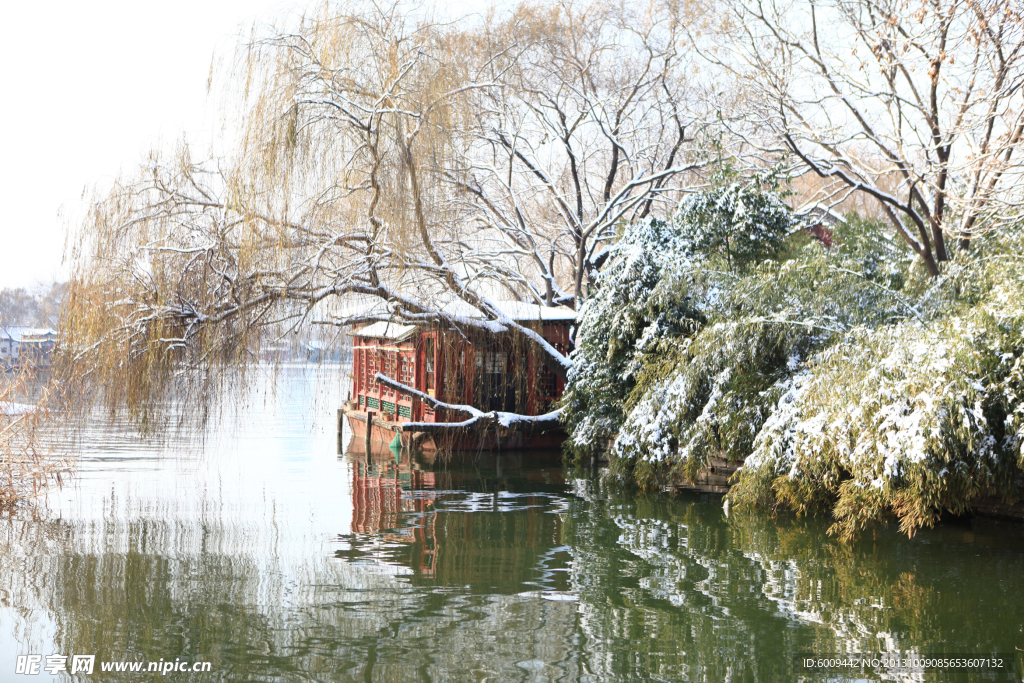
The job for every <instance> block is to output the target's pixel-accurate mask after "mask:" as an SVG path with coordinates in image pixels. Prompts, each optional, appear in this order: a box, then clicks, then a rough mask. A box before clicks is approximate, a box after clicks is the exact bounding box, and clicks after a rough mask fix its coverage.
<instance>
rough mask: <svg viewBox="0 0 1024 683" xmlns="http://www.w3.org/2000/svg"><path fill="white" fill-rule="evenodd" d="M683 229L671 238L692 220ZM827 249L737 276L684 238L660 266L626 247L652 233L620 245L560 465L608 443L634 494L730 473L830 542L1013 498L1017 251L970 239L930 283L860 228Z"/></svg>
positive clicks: (849, 227) (1007, 244)
mask: <svg viewBox="0 0 1024 683" xmlns="http://www.w3.org/2000/svg"><path fill="white" fill-rule="evenodd" d="M708 201H710V200H708ZM693 205H701V206H703V205H705V203H699V202H694V203H693ZM681 214H685V215H686V216H688V217H687V218H686V219H685V220H682V219H677V220H676V221H675V222H674V223H673V225H675V226H680V225H687V226H689V225H690V221H691V220H694V219H693V217H694V216H700V215H706V214H702V213H701V212H691V211H690V209H689V208H686V207H684V209H683V210H681ZM709 220H710V221H711V222H713V221H714V220H716V219H714V218H712V219H709ZM659 230H661V233H659V234H662V233H664V231H665V226H660V227H659ZM716 230H718V228H714V227H712V228H709V230H707V231H705V233H701V234H712V233H714V232H715V231H716ZM834 232H835V242H834V245H833V248H831V249H825V248H824V247H822V246H821V245H820V244H817V243H809V244H805V245H804V246H801V247H798V248H791V249H790V250H789V252H788V253H786V252H785V250H784V249H779V250H775V249H763V250H762V251H761V252H760V255H759V256H756V257H751V259H750V260H748V261H745V262H742V261H740V259H738V258H737V257H736V254H738V253H739V252H734V254H733V255H732V257H729V256H726V255H724V254H722V253H721V252H720V251H719V250H717V249H716V248H715V247H714V246H713V245H714V243H713V241H709V242H701V244H706V245H711V246H709V252H708V253H704V254H702V253H700V252H698V251H696V250H694V249H693V247H692V245H694V244H696V243H697V242H696V241H694V240H693V239H692V235H694V234H696V233H695V231H693V230H686V231H680V232H679V233H677V235H678V239H677V241H676V242H672V243H671V244H670V247H669V248H667V249H664V250H663V251H660V252H659V251H658V250H657V249H655V248H648V249H646V250H643V249H640V248H638V247H637V246H636V245H637V244H638V243H642V242H645V241H649V240H650V238H651V234H650V228H649V227H647V226H637V227H636V228H635V229H634V230H632V231H629V232H627V234H626V235H625V236H624V238H623V243H625V244H630V245H632V246H629V247H628V248H626V247H623V248H622V249H618V245H617V250H616V251H615V253H614V254H613V258H612V259H611V261H610V262H609V265H608V268H607V269H606V272H607V274H608V277H605V276H604V275H602V279H601V286H602V290H601V292H599V294H598V296H597V297H595V298H594V300H593V301H592V302H591V303H590V304H588V306H587V308H586V309H585V310H584V314H583V322H582V324H581V327H580V333H579V338H578V341H579V351H578V352H577V361H578V367H577V370H576V371H575V372H574V374H573V376H572V377H571V380H572V384H571V386H570V388H569V391H568V392H567V399H568V400H567V410H566V412H567V415H568V416H569V425H570V429H571V433H572V440H571V442H572V446H571V448H572V450H573V451H574V452H575V453H585V452H588V449H597V448H600V447H602V446H603V445H604V444H605V443H609V442H610V443H611V447H610V457H611V459H612V464H613V467H614V468H615V469H616V470H618V471H619V472H621V473H623V474H624V475H627V476H630V477H632V478H633V479H635V480H636V481H637V482H638V483H639V484H641V485H642V486H646V487H654V486H657V485H661V484H664V483H666V482H667V481H669V480H670V479H671V477H675V476H685V477H689V478H693V477H694V476H695V475H696V474H697V472H698V471H700V470H701V469H702V468H704V467H706V466H707V465H708V464H709V462H710V459H711V458H712V457H720V458H725V459H727V460H732V461H742V462H743V463H744V465H743V467H742V468H741V470H740V471H739V473H738V474H737V477H736V481H735V486H734V488H733V490H732V492H731V493H730V498H731V499H733V500H734V502H736V503H738V504H740V505H741V506H742V505H748V506H777V505H785V506H788V507H791V508H793V509H795V510H797V511H800V512H811V511H814V510H827V511H829V512H830V513H831V514H832V515H833V516H834V517H835V520H836V524H835V525H834V527H833V532H834V533H837V534H839V535H841V536H842V537H844V538H850V537H852V536H854V535H856V534H857V533H858V532H859V531H860V530H861V529H863V527H864V526H865V525H867V524H869V523H871V522H873V521H876V520H879V519H884V518H888V517H890V516H895V517H897V518H898V519H899V522H900V525H901V528H902V529H903V530H904V531H905V532H907V533H913V532H914V531H915V530H916V529H919V528H921V527H922V526H928V525H931V524H932V523H934V521H935V520H936V519H937V518H938V517H939V516H940V515H941V514H942V512H944V511H947V510H948V511H952V512H954V513H959V512H962V511H964V510H966V509H967V508H968V507H969V506H970V505H971V501H973V500H975V499H976V498H977V497H979V496H992V495H998V496H1002V497H1004V498H1012V497H1013V496H1014V495H1016V492H1017V491H1018V490H1019V487H1020V484H1021V475H1022V468H1024V455H1022V450H1021V444H1022V442H1024V407H1022V406H1021V404H1020V399H1019V397H1020V396H1021V395H1022V392H1024V360H1022V357H1024V334H1022V329H1024V308H1022V306H1024V285H1022V283H1024V277H1022V275H1024V270H1022V269H1024V256H1022V254H1024V240H1022V239H1021V236H1020V235H1019V234H1017V233H1012V232H1007V233H1004V234H999V235H992V236H990V237H989V238H987V239H986V240H979V241H977V242H976V244H979V243H980V244H979V248H978V249H976V250H975V251H974V252H972V253H965V254H960V255H958V257H957V259H956V260H955V261H953V262H952V263H949V264H948V265H947V267H946V269H945V271H944V272H943V274H942V276H941V277H939V278H932V277H928V276H927V275H926V274H925V273H923V271H922V269H921V268H920V267H919V266H918V265H916V264H915V262H914V261H913V259H912V258H911V256H912V255H911V254H910V253H909V251H908V250H907V249H906V248H905V247H904V246H903V245H902V244H901V243H900V242H899V241H897V240H895V239H892V238H891V237H890V236H889V235H888V234H887V233H886V231H885V229H884V228H883V227H882V226H881V225H879V224H877V223H875V222H872V221H868V220H864V219H861V218H858V217H855V216H854V217H849V218H848V219H847V221H846V222H845V223H843V224H840V225H837V226H835V228H834ZM662 236H663V235H662ZM670 242H671V241H670ZM733 244H735V243H733ZM790 246H791V247H792V244H790ZM669 253H671V254H673V256H672V257H667V258H665V257H662V256H660V255H659V254H669ZM782 253H786V256H787V257H788V258H787V259H786V260H784V261H782V260H779V258H778V256H779V254H782ZM680 255H681V256H680ZM641 262H643V263H646V264H647V266H646V268H647V269H646V270H644V271H643V275H644V277H643V278H642V279H641V280H631V279H630V277H631V276H632V275H634V274H636V273H635V272H634V271H633V270H631V268H634V267H636V265H637V264H639V263H641ZM730 265H732V266H733V267H732V268H729V267H728V266H730ZM723 266H724V267H723ZM627 283H629V284H627ZM607 290H616V292H613V291H607ZM625 290H628V291H625ZM623 295H624V296H623ZM618 297H621V298H618ZM622 319H625V320H628V321H629V324H628V325H625V326H624V325H622V324H621V322H622ZM668 320H671V321H673V325H670V324H668V323H667V322H666V321H668ZM679 321H685V323H686V324H683V325H681V324H679ZM610 322H611V323H613V324H611V325H609V323H610ZM627 329H628V334H624V333H623V332H624V330H627ZM606 330H610V331H611V334H607V335H604V332H605V331H606ZM610 339H614V340H615V341H614V342H612V341H609V340H610ZM600 354H604V355H600ZM595 370H597V372H596V373H595V372H594V371H595ZM597 376H601V377H604V378H608V380H609V381H606V382H604V383H603V384H600V383H599V384H592V383H591V380H592V379H593V378H595V377H597ZM593 406H600V407H601V409H602V411H603V413H602V414H603V416H604V420H603V421H602V422H596V421H588V417H589V416H588V414H587V413H586V412H585V411H586V410H588V409H590V408H591V407H593ZM596 435H600V437H599V438H595V436H596Z"/></svg>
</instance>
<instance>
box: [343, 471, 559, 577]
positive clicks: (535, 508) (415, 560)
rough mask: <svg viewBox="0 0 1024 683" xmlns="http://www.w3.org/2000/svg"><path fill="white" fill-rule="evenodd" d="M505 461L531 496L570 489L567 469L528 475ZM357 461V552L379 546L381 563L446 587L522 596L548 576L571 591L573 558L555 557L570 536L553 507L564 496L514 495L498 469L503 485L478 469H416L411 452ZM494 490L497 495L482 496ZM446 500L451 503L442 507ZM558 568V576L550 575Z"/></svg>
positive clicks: (354, 542)
mask: <svg viewBox="0 0 1024 683" xmlns="http://www.w3.org/2000/svg"><path fill="white" fill-rule="evenodd" d="M389 455H390V454H389ZM505 459H507V460H509V461H510V462H509V465H512V466H515V472H516V474H515V475H514V481H516V482H518V483H519V484H520V485H523V484H525V485H526V486H527V490H531V489H533V486H532V485H536V487H537V488H536V490H538V491H540V490H543V489H544V488H545V487H551V486H552V485H554V486H557V487H559V488H560V487H561V486H562V485H564V480H563V478H562V472H561V470H560V469H551V470H531V471H526V472H523V471H522V470H521V469H518V465H519V464H521V461H520V462H519V463H517V460H518V459H517V458H515V457H509V458H505ZM350 462H351V465H352V526H351V531H352V539H351V540H350V541H349V542H350V543H352V545H353V546H355V547H357V548H360V547H361V548H363V549H366V548H372V550H371V552H373V553H374V554H375V555H376V556H377V557H378V558H379V559H384V560H385V561H387V562H393V563H396V564H399V565H402V566H405V567H408V568H410V569H412V570H413V572H414V575H415V576H416V577H420V578H422V579H424V580H428V581H430V582H436V583H439V584H442V585H459V586H465V585H474V586H477V585H489V586H492V587H498V586H501V587H504V588H503V589H507V590H513V589H514V590H515V591H519V590H523V586H524V585H526V583H527V582H532V581H537V580H539V579H540V578H541V574H544V581H545V582H546V584H549V585H550V587H551V588H553V589H557V590H563V589H565V588H566V586H563V585H562V584H563V583H564V582H565V581H567V580H568V574H567V573H563V570H564V567H565V563H566V562H567V561H568V557H567V556H565V557H562V555H559V554H557V553H556V554H554V555H552V554H551V550H552V547H553V546H557V545H559V544H560V543H561V537H562V517H561V516H560V515H557V514H551V509H550V508H549V507H548V506H549V505H550V504H551V502H552V500H554V499H555V498H558V496H554V497H552V496H547V495H545V494H544V493H537V494H531V493H523V494H516V493H512V492H509V491H507V490H506V489H505V486H506V485H507V481H506V480H504V479H502V478H501V477H502V475H501V474H500V470H498V469H495V470H493V471H492V472H493V473H494V474H497V476H498V479H491V480H481V479H480V472H479V471H478V470H474V472H473V473H472V474H471V473H462V472H459V471H457V470H456V471H453V470H444V471H440V472H436V473H435V472H428V471H423V470H418V469H415V467H414V466H413V465H412V464H411V463H410V459H409V456H408V455H405V454H403V455H402V456H400V458H399V460H398V462H396V460H395V458H393V457H387V456H384V457H374V456H371V457H370V458H364V457H363V456H362V455H357V456H356V457H351V458H350ZM488 464H493V463H488ZM487 469H488V470H489V469H490V468H487ZM485 481H486V482H488V483H485ZM467 484H471V485H470V486H469V487H468V488H466V485H467ZM487 488H492V489H493V490H490V491H486V490H481V489H487ZM441 501H446V504H445V505H440V506H439V508H438V504H439V503H440V502H441ZM382 541H383V543H381V542H382ZM364 552H365V551H364ZM379 553H384V555H383V556H382V555H380V554H379ZM563 554H564V553H563ZM552 563H554V564H552ZM556 565H557V566H556ZM559 568H561V569H559ZM552 569H556V570H558V571H555V572H554V575H548V572H549V570H552Z"/></svg>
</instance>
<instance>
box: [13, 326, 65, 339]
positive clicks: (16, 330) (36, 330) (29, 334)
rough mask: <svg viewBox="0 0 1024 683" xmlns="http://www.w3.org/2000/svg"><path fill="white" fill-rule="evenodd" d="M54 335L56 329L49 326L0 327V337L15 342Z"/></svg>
mask: <svg viewBox="0 0 1024 683" xmlns="http://www.w3.org/2000/svg"><path fill="white" fill-rule="evenodd" d="M56 336H57V331H56V330H51V329H50V328H49V327H24V326H22V325H11V326H10V327H0V339H9V340H11V341H16V342H20V341H25V340H30V339H40V338H43V337H56Z"/></svg>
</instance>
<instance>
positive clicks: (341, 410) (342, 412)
mask: <svg viewBox="0 0 1024 683" xmlns="http://www.w3.org/2000/svg"><path fill="white" fill-rule="evenodd" d="M344 426H345V409H344V408H338V455H341V430H342V429H343V428H344Z"/></svg>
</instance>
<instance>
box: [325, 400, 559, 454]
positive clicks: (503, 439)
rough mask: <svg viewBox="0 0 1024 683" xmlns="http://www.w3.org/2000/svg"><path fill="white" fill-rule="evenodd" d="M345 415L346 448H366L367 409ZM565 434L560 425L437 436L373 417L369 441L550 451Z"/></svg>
mask: <svg viewBox="0 0 1024 683" xmlns="http://www.w3.org/2000/svg"><path fill="white" fill-rule="evenodd" d="M344 415H345V419H346V420H347V421H348V426H349V429H350V430H351V432H352V442H351V444H350V445H349V450H352V451H358V452H363V451H365V450H366V422H367V420H366V413H365V412H364V411H361V410H358V409H351V408H345V409H344ZM565 438H566V434H565V430H564V429H561V428H557V429H550V430H546V431H544V432H540V433H534V434H526V433H524V432H514V433H512V434H510V435H508V436H500V435H498V434H497V432H496V431H495V430H493V429H492V430H488V431H486V432H480V433H469V434H458V435H444V436H440V435H435V434H428V433H424V432H416V431H410V430H408V429H407V428H405V427H404V425H403V423H401V422H390V421H387V420H382V419H380V418H379V417H374V419H373V423H372V426H371V428H370V440H369V441H370V450H371V451H376V450H378V449H381V448H387V447H390V446H392V445H394V446H395V447H396V448H401V449H403V450H405V449H408V450H410V451H416V452H420V453H436V452H438V451H497V450H501V451H504V450H516V451H528V450H547V451H550V450H552V449H558V448H560V447H561V445H562V442H563V441H565Z"/></svg>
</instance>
